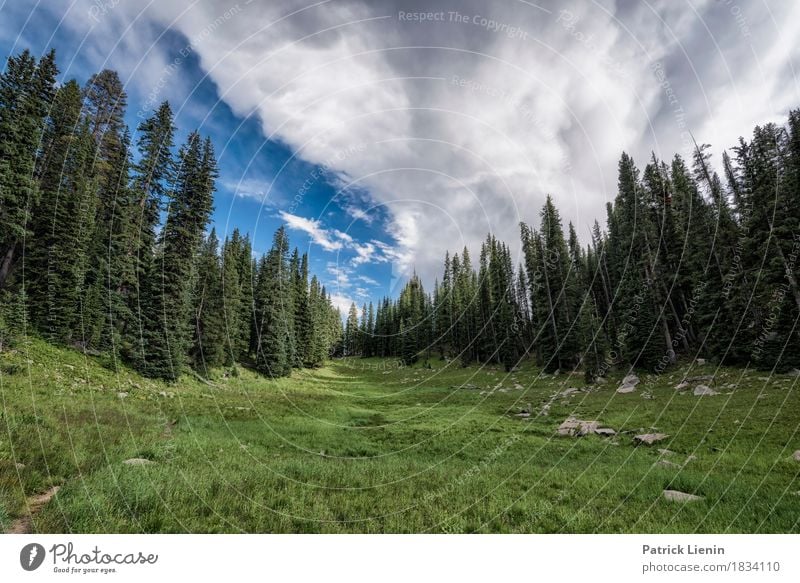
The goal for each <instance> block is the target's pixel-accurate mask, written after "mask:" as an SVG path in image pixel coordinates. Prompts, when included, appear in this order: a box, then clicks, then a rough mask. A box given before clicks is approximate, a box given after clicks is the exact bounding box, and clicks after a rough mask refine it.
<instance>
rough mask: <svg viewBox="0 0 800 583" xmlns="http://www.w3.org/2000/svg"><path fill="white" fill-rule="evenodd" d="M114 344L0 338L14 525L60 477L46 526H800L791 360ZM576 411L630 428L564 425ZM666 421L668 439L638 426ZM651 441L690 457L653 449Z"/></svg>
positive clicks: (7, 510)
mask: <svg viewBox="0 0 800 583" xmlns="http://www.w3.org/2000/svg"><path fill="white" fill-rule="evenodd" d="M101 364H102V363H101V362H99V361H97V360H95V359H92V358H88V357H85V356H83V355H81V354H79V353H77V352H74V351H70V350H66V349H59V348H55V347H52V346H50V345H48V344H46V343H44V342H41V341H38V340H31V341H29V342H28V343H27V344H26V345H25V346H24V347H22V348H19V349H18V350H17V351H15V352H10V353H5V354H2V355H0V398H2V401H0V411H1V413H2V415H1V416H0V526H2V527H3V528H8V526H9V525H10V522H11V521H12V520H13V519H14V518H16V517H18V516H20V515H21V514H22V513H23V508H24V500H25V496H30V495H32V494H35V493H39V492H42V491H44V490H46V489H47V488H49V487H50V486H52V485H56V484H58V485H61V489H60V491H59V493H58V494H57V496H56V497H55V498H54V499H53V500H52V501H51V503H50V504H48V505H47V506H46V507H45V508H44V510H43V511H42V512H41V513H40V514H38V515H37V516H36V517H35V519H34V526H35V528H36V530H38V531H40V532H122V533H128V532H170V533H172V532H368V533H374V532H800V494H799V491H800V462H797V461H794V460H793V459H792V453H793V452H794V451H795V450H798V449H800V432H799V431H798V422H800V399H798V385H797V381H798V379H797V378H790V377H788V376H781V375H779V376H772V377H769V378H768V380H761V379H765V378H767V377H768V375H766V374H765V373H760V372H754V371H743V370H737V369H720V370H716V369H715V368H713V367H712V366H704V367H694V368H693V370H692V371H691V373H690V374H691V375H699V374H711V373H714V372H716V375H717V380H716V383H715V385H714V386H715V388H716V389H717V390H719V391H720V393H721V394H720V395H718V396H714V397H703V398H700V397H695V396H693V395H691V393H688V394H680V393H678V391H675V390H674V389H673V386H674V385H675V384H676V383H677V382H678V381H679V380H680V378H681V377H682V375H683V373H684V372H685V371H686V368H687V367H686V366H683V367H681V368H676V369H674V370H671V371H668V372H667V373H665V374H663V375H661V376H660V377H655V378H649V377H647V376H646V375H641V376H642V384H641V385H640V388H639V390H638V391H637V392H636V393H634V394H630V395H619V394H617V393H616V392H615V390H614V389H615V388H616V386H617V384H616V381H617V380H619V378H620V377H621V376H622V373H620V374H619V375H618V376H616V377H611V378H610V379H609V382H608V384H606V385H604V386H601V387H597V388H596V390H593V391H591V392H588V393H586V392H582V393H579V394H577V395H575V396H572V397H568V398H562V397H558V396H556V397H554V395H557V393H558V392H560V391H562V390H564V389H566V388H567V387H571V386H575V387H579V388H581V387H583V382H582V379H581V377H580V376H577V375H576V376H572V377H570V376H568V375H560V376H555V377H554V376H552V375H540V374H539V371H538V370H537V369H536V368H534V367H533V366H531V365H527V366H525V367H523V369H522V370H520V371H519V372H516V373H513V375H511V376H508V375H506V374H505V373H504V372H503V371H502V370H500V369H496V368H493V367H488V368H482V369H479V368H477V367H474V368H467V369H463V368H460V367H458V366H449V367H448V366H447V365H446V364H445V363H443V362H435V363H434V364H433V369H430V370H429V369H424V368H406V369H398V368H396V367H394V366H393V363H392V362H390V361H381V360H375V359H371V360H361V359H358V360H344V361H336V362H333V363H331V364H330V365H329V366H327V367H325V368H322V369H319V370H314V371H302V372H297V373H295V374H294V375H293V376H292V377H291V378H288V379H282V380H278V381H268V380H265V379H262V378H259V377H257V376H256V375H255V374H253V373H251V372H249V371H247V370H240V374H239V375H238V376H229V377H224V376H223V375H222V374H220V375H219V376H218V377H217V378H215V379H213V380H212V382H213V385H214V386H209V385H207V384H205V383H203V382H201V381H199V380H197V379H194V378H190V377H185V378H184V379H182V380H181V382H180V383H177V384H174V385H167V384H164V383H160V382H155V381H150V380H146V379H142V378H141V377H139V376H137V375H136V374H134V373H132V372H130V371H128V370H127V369H122V370H120V371H118V372H113V371H111V370H109V369H107V368H104V367H103V366H102V365H101ZM512 377H513V378H512ZM465 383H466V384H472V385H476V386H477V387H479V388H478V389H462V388H454V387H457V386H459V385H462V384H465ZM516 383H519V384H520V385H522V386H523V388H522V389H518V388H514V386H515V384H516ZM729 384H735V385H736V388H728V387H727V385H729ZM497 385H501V386H502V387H503V389H504V392H503V391H499V390H497V391H494V392H492V393H489V392H488V391H489V390H491V389H492V388H493V387H496V386H497ZM120 392H127V393H128V396H127V397H126V398H124V399H120V398H119V397H118V393H120ZM643 395H651V396H652V397H653V398H651V399H648V398H645V397H644V396H643ZM548 402H550V409H549V414H548V415H538V416H537V415H536V412H537V411H538V410H540V408H541V407H542V406H543V405H545V404H546V403H548ZM528 403H531V404H532V405H533V408H534V415H533V416H532V417H531V418H530V419H527V420H524V419H520V418H517V417H514V416H513V413H515V412H516V411H517V408H518V407H521V406H527V404H528ZM569 415H575V416H577V417H579V418H583V419H597V420H599V421H600V422H601V423H602V424H603V425H605V426H610V427H613V428H614V429H616V430H617V431H618V432H619V434H618V435H617V436H616V437H613V438H602V437H599V436H589V437H584V438H569V437H558V436H557V435H556V428H557V427H558V425H559V424H560V423H561V422H562V421H563V420H564V419H565V418H566V417H568V416H569ZM653 430H657V431H660V432H663V433H667V434H669V435H670V438H669V439H667V440H665V441H663V442H661V443H659V444H657V445H655V446H651V447H648V446H638V447H637V446H635V445H634V443H633V439H632V438H633V435H634V434H636V433H640V432H643V431H644V432H650V431H653ZM658 448H669V449H670V450H672V451H673V452H675V453H674V454H673V455H670V456H669V457H668V458H665V459H669V460H670V461H673V462H674V463H678V464H684V462H686V463H685V464H684V465H683V467H682V468H672V467H661V466H658V465H654V464H655V462H656V461H658V460H659V458H660V457H661V454H659V452H658ZM690 456H694V457H693V458H691V457H690ZM133 457H143V458H147V459H150V460H152V461H154V462H156V463H155V464H153V465H148V466H128V465H124V464H123V463H122V462H123V460H125V459H128V458H133ZM687 459H688V460H689V461H686V460H687ZM16 463H22V464H24V468H18V467H17V466H16ZM665 488H670V489H676V490H682V491H685V492H691V493H695V494H699V495H701V496H703V497H704V499H703V500H702V501H700V502H695V503H691V504H680V503H675V502H669V501H666V500H664V499H663V498H662V491H663V490H664V489H665Z"/></svg>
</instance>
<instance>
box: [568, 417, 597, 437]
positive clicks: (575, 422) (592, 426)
mask: <svg viewBox="0 0 800 583" xmlns="http://www.w3.org/2000/svg"><path fill="white" fill-rule="evenodd" d="M596 430H597V421H583V420H581V419H576V418H575V417H569V418H567V419H566V420H565V421H564V422H563V423H562V424H561V425H559V426H558V434H559V435H569V436H572V437H576V436H577V437H582V436H584V435H588V434H590V433H594V432H595V431H596Z"/></svg>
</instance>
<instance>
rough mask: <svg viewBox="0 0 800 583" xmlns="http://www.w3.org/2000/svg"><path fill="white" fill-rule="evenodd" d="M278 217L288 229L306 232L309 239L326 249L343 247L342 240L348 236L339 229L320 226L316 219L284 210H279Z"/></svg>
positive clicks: (332, 249) (334, 249)
mask: <svg viewBox="0 0 800 583" xmlns="http://www.w3.org/2000/svg"><path fill="white" fill-rule="evenodd" d="M280 217H281V219H283V221H284V222H285V223H286V226H288V227H289V228H290V229H294V230H297V231H302V232H304V233H306V234H307V235H308V236H309V237H311V240H312V241H314V243H316V244H317V245H319V246H320V247H322V248H323V249H325V250H326V251H338V250H339V249H341V248H342V247H344V241H345V240H348V239H350V237H349V236H348V235H347V234H345V233H341V232H339V231H336V230H335V229H334V230H328V229H324V228H322V227H321V222H320V221H319V220H317V219H308V218H305V217H299V216H297V215H293V214H291V213H287V212H286V211H280Z"/></svg>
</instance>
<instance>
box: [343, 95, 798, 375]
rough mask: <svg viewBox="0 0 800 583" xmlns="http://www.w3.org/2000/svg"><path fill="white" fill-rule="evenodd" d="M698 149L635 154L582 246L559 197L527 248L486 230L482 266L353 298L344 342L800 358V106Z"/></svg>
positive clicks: (515, 354)
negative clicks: (717, 157)
mask: <svg viewBox="0 0 800 583" xmlns="http://www.w3.org/2000/svg"><path fill="white" fill-rule="evenodd" d="M710 157H711V155H710V153H709V146H708V145H707V144H703V145H696V144H695V146H694V148H693V151H692V154H691V160H690V161H689V162H687V161H686V160H685V159H684V158H683V157H681V156H680V155H675V156H674V157H673V158H672V159H671V160H670V161H669V162H666V161H662V160H659V159H658V158H657V157H656V156H655V155H653V156H652V157H651V159H650V160H649V162H648V163H647V165H646V166H645V167H644V170H643V171H640V170H639V169H638V168H637V166H636V165H635V163H634V161H633V159H632V158H631V157H630V156H629V155H627V154H625V153H623V154H622V156H621V158H620V161H619V167H618V172H619V179H618V192H617V195H616V198H615V200H614V202H613V203H608V204H607V220H606V227H605V229H602V228H601V227H600V225H599V223H597V222H595V223H594V225H593V228H592V229H591V242H590V243H589V244H588V245H585V246H582V245H581V244H580V243H579V239H578V236H577V233H576V230H575V228H574V226H573V225H572V224H569V225H568V226H567V229H566V233H565V230H564V227H563V223H562V220H561V218H560V216H559V212H558V209H557V208H556V207H555V205H554V203H553V200H552V198H551V197H549V196H548V197H547V200H546V202H545V204H544V206H543V208H542V210H541V213H540V217H539V219H540V221H539V225H538V228H535V227H531V226H529V225H528V224H526V223H521V224H520V231H521V261H520V265H518V266H517V267H516V269H515V268H514V266H513V263H512V259H511V253H510V251H509V248H508V246H507V245H505V244H504V243H502V242H500V241H498V240H497V239H496V238H495V237H493V236H491V235H490V236H489V237H488V238H487V239H486V241H485V242H484V243H483V245H482V246H481V250H480V257H479V260H478V264H477V266H473V264H472V260H471V258H470V255H469V252H468V250H467V249H464V250H463V251H462V252H461V254H460V255H459V254H454V255H453V256H452V257H451V256H450V255H449V254H448V255H446V256H445V259H444V272H443V274H442V277H441V279H439V280H437V281H436V282H435V284H434V289H433V291H432V292H431V293H427V292H425V290H424V289H423V286H422V283H421V281H420V280H419V278H418V277H417V276H416V275H415V276H413V277H412V278H411V279H410V281H409V282H408V284H407V285H406V286H405V288H404V289H403V291H402V292H401V294H400V296H399V298H397V299H391V298H384V299H383V300H382V301H381V302H379V303H378V304H377V306H373V305H372V304H370V305H369V306H366V305H365V306H364V307H363V309H362V313H361V317H360V318H359V314H358V310H357V308H356V306H355V305H353V306H352V307H351V309H350V312H349V315H348V318H347V322H346V326H345V337H344V351H345V352H346V353H347V354H361V355H364V356H395V357H399V358H400V359H402V361H403V362H405V363H407V364H408V363H413V362H416V361H417V360H419V359H423V360H426V359H428V358H430V357H431V356H432V355H438V356H440V357H444V358H448V359H458V360H460V361H461V362H462V363H463V364H464V365H467V364H469V363H473V362H477V363H497V364H501V365H504V366H505V368H506V369H507V370H510V369H512V368H513V367H514V366H515V365H516V364H517V363H518V362H519V361H520V360H521V359H524V358H528V357H532V358H535V360H536V361H537V362H538V363H539V364H540V365H541V366H543V367H544V368H545V370H548V371H555V370H584V371H585V373H586V377H587V380H592V379H594V378H595V377H597V376H602V375H603V374H605V372H606V371H607V370H608V369H609V368H611V367H615V366H635V367H641V368H644V369H649V370H651V371H654V372H661V371H663V370H665V369H666V368H668V367H669V366H670V365H672V364H673V363H675V362H676V360H677V359H678V358H680V357H681V356H684V357H686V356H688V357H694V356H703V357H706V358H710V359H714V360H715V361H717V362H725V363H728V364H738V365H748V364H749V365H753V366H756V367H758V368H763V369H775V370H777V371H786V370H789V369H791V368H800V332H799V331H798V318H799V317H800V287H798V279H800V212H798V209H800V110H795V111H792V112H790V114H789V117H788V122H787V123H786V125H785V126H781V125H777V124H772V123H770V124H766V125H763V126H759V127H756V128H755V130H754V132H753V136H752V138H751V139H750V140H745V139H744V138H740V140H739V143H738V144H737V145H736V146H735V147H733V148H732V149H731V151H730V153H728V152H725V153H724V154H723V156H722V165H721V167H722V169H723V174H724V178H723V177H720V176H719V175H718V173H717V172H715V171H714V169H713V168H712V165H711V163H710Z"/></svg>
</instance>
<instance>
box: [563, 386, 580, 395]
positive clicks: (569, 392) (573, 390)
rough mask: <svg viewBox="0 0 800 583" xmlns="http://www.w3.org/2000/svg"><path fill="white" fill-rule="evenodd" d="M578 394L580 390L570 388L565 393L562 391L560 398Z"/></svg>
mask: <svg viewBox="0 0 800 583" xmlns="http://www.w3.org/2000/svg"><path fill="white" fill-rule="evenodd" d="M580 392H581V390H580V389H576V388H575V387H570V388H568V389H566V390H565V391H562V392H561V396H562V397H569V396H570V395H574V394H575V393H580Z"/></svg>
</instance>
